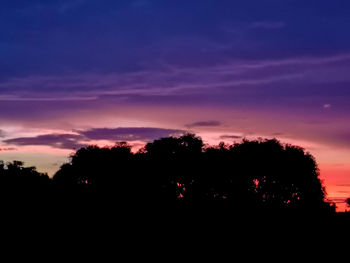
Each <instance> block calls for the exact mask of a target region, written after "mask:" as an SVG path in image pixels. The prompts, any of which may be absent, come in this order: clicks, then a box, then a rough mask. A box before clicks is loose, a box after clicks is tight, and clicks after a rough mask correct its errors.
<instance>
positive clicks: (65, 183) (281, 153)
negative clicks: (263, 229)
mask: <svg viewBox="0 0 350 263" xmlns="http://www.w3.org/2000/svg"><path fill="white" fill-rule="evenodd" d="M53 182H54V184H55V186H56V187H57V188H56V191H58V193H60V194H63V193H64V194H65V195H66V196H67V195H68V196H69V195H77V194H78V195H88V196H89V197H91V196H93V197H94V198H95V197H96V198H108V200H109V201H111V200H113V202H115V203H116V204H121V205H123V204H128V203H130V202H134V203H135V202H136V203H140V202H141V203H145V202H146V203H150V204H154V203H155V202H156V203H160V202H167V203H169V202H176V203H179V202H180V203H181V202H183V201H185V200H186V201H191V202H197V203H198V202H201V204H203V201H205V202H206V203H207V204H208V205H211V204H213V202H214V201H215V206H222V205H223V206H225V207H228V208H229V209H232V210H235V209H241V210H245V211H261V210H263V211H267V210H270V211H296V210H298V211H303V210H308V211H311V210H312V211H320V212H321V211H324V212H330V211H334V207H333V206H331V205H330V204H329V203H327V202H326V201H325V189H324V187H323V185H322V182H321V181H320V179H319V171H318V168H317V164H316V162H315V160H314V158H313V157H312V156H311V155H310V154H308V153H306V152H305V151H304V150H303V149H302V148H300V147H296V146H292V145H283V144H281V143H280V142H279V141H277V140H255V141H248V140H243V142H242V143H239V144H233V145H224V144H223V143H222V144H220V145H219V146H217V147H208V146H207V147H206V146H205V145H204V143H203V141H202V140H201V138H199V137H196V136H195V135H193V134H187V135H184V136H182V137H179V138H174V137H169V138H163V139H160V140H155V141H154V142H152V143H148V144H147V145H146V146H145V147H144V149H142V150H141V151H139V152H138V153H136V154H134V153H132V152H131V148H130V146H128V145H127V144H126V143H119V144H117V145H116V146H115V147H112V148H99V147H96V146H90V147H87V148H82V149H80V150H78V151H77V152H76V153H75V155H73V156H72V157H71V161H70V163H68V164H65V165H63V166H62V167H61V169H60V170H59V171H58V172H57V173H56V175H55V176H54V179H53ZM182 200H183V201H182ZM187 204H188V202H187Z"/></svg>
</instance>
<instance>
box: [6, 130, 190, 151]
mask: <svg viewBox="0 0 350 263" xmlns="http://www.w3.org/2000/svg"><path fill="white" fill-rule="evenodd" d="M74 132H75V133H76V134H59V133H53V134H44V135H38V136H34V137H19V138H12V139H8V140H3V142H4V143H6V144H9V145H16V146H28V145H32V146H38V145H44V146H51V147H53V148H58V149H79V148H81V147H84V146H87V145H88V144H89V141H98V140H103V141H129V142H131V141H144V142H149V141H152V140H155V139H159V138H162V137H168V136H177V135H181V134H183V133H185V131H183V130H173V129H162V128H145V127H120V128H94V129H89V130H79V131H74Z"/></svg>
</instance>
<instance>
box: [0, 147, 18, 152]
mask: <svg viewBox="0 0 350 263" xmlns="http://www.w3.org/2000/svg"><path fill="white" fill-rule="evenodd" d="M15 150H17V149H16V148H14V147H8V148H0V152H1V151H15Z"/></svg>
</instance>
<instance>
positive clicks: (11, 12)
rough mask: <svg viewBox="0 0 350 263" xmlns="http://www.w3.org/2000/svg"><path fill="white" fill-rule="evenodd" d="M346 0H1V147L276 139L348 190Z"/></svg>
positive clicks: (21, 152) (14, 154) (57, 151)
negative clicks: (193, 137) (180, 138)
mask: <svg viewBox="0 0 350 263" xmlns="http://www.w3.org/2000/svg"><path fill="white" fill-rule="evenodd" d="M349 28H350V1H348V0H332V1H330V0H307V1H305V0H283V1H281V0H244V1H243V0H242V1H232V0H50V1H47V0H30V1H26V0H3V1H1V6H0V159H2V160H5V161H11V160H23V161H25V163H26V165H35V166H37V168H38V170H39V171H41V172H48V173H49V174H50V175H53V174H54V172H55V171H57V170H58V168H59V167H60V165H62V164H63V163H64V162H66V161H67V157H68V156H69V154H71V153H73V152H74V149H78V148H79V147H82V146H84V145H87V144H97V145H101V146H103V145H113V144H114V143H115V142H116V141H129V142H130V143H131V144H133V145H134V146H135V147H136V148H137V147H140V146H141V145H143V144H144V143H145V142H147V141H151V140H153V139H156V138H160V137H165V136H169V135H179V134H182V133H184V132H186V131H191V132H195V133H196V134H197V135H200V136H202V138H203V139H204V141H205V142H206V143H210V144H216V143H219V142H220V141H225V142H227V143H230V142H234V141H236V142H239V141H240V140H241V139H242V138H249V139H254V138H258V137H262V138H278V139H280V140H281V141H282V142H286V143H293V144H296V145H299V146H302V147H304V148H305V149H306V150H307V151H309V152H311V154H313V155H314V156H315V157H316V160H317V162H318V163H319V167H320V170H321V175H322V179H324V182H325V185H326V187H327V192H328V197H329V198H331V199H332V200H334V201H336V202H338V206H339V207H340V208H342V209H343V208H344V207H345V206H344V204H342V202H343V200H344V199H345V198H346V197H350V103H349V101H350V34H349Z"/></svg>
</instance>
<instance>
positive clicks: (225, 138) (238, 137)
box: [220, 135, 243, 140]
mask: <svg viewBox="0 0 350 263" xmlns="http://www.w3.org/2000/svg"><path fill="white" fill-rule="evenodd" d="M242 138H243V137H242V136H239V135H221V136H220V139H223V140H230V139H242Z"/></svg>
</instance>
